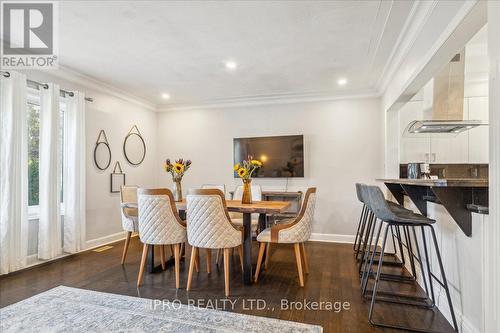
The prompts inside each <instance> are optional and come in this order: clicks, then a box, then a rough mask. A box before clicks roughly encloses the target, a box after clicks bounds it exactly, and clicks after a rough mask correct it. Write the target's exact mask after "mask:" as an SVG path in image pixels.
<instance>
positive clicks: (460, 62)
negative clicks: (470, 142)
mask: <svg viewBox="0 0 500 333" xmlns="http://www.w3.org/2000/svg"><path fill="white" fill-rule="evenodd" d="M464 82H465V49H464V50H462V51H461V52H460V53H458V54H456V55H455V56H454V57H453V59H452V60H451V61H450V62H449V63H448V64H447V65H446V66H445V67H444V68H443V69H442V70H441V71H440V72H439V73H438V74H437V75H436V76H435V77H434V78H433V79H432V80H431V81H430V82H429V83H428V84H427V85H426V86H425V87H424V91H423V93H424V115H426V116H429V117H428V118H427V119H425V118H424V120H414V121H412V122H410V123H409V124H408V126H407V127H406V129H405V133H409V134H451V135H457V134H458V133H460V132H464V131H467V130H469V129H471V128H474V127H477V126H483V125H488V123H487V122H486V121H483V120H464Z"/></svg>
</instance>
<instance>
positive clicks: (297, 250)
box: [293, 243, 304, 287]
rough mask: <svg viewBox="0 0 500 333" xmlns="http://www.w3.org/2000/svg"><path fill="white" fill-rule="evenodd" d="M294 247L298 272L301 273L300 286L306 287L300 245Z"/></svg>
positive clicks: (296, 244)
mask: <svg viewBox="0 0 500 333" xmlns="http://www.w3.org/2000/svg"><path fill="white" fill-rule="evenodd" d="M293 247H294V249H295V260H296V261H297V271H298V272H299V285H300V286H301V287H303V286H304V274H303V273H302V258H301V255H300V244H299V243H295V244H293Z"/></svg>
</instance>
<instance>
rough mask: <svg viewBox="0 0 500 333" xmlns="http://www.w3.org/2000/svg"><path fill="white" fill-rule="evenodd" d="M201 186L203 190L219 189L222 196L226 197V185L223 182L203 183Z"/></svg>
mask: <svg viewBox="0 0 500 333" xmlns="http://www.w3.org/2000/svg"><path fill="white" fill-rule="evenodd" d="M201 188H202V189H204V190H209V189H216V190H220V191H221V192H222V193H223V194H224V198H225V197H226V185H225V184H203V185H201Z"/></svg>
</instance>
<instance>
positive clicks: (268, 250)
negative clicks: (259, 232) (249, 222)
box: [264, 242, 271, 269]
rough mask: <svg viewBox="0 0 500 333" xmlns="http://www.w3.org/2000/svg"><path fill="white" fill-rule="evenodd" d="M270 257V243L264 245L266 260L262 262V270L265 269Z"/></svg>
mask: <svg viewBox="0 0 500 333" xmlns="http://www.w3.org/2000/svg"><path fill="white" fill-rule="evenodd" d="M270 256H271V243H270V242H269V243H267V245H266V260H265V261H264V269H267V263H268V262H269V257H270Z"/></svg>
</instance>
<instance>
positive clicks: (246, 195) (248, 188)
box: [241, 179, 252, 204]
mask: <svg viewBox="0 0 500 333" xmlns="http://www.w3.org/2000/svg"><path fill="white" fill-rule="evenodd" d="M241 203H242V204H251V203H252V180H251V179H244V180H243V196H242V197H241Z"/></svg>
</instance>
